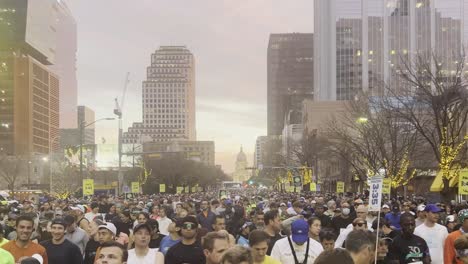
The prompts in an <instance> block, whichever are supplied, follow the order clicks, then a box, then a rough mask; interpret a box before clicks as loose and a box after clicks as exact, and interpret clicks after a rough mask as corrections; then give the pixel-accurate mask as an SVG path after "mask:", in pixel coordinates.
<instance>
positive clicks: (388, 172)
mask: <svg viewBox="0 0 468 264" xmlns="http://www.w3.org/2000/svg"><path fill="white" fill-rule="evenodd" d="M379 100H381V99H380V98H379V99H375V98H372V97H369V96H367V95H361V96H359V97H358V98H357V99H356V100H354V101H350V102H349V104H348V105H347V111H346V113H345V114H343V115H342V116H341V117H338V118H334V119H332V120H330V121H329V123H328V125H327V127H328V129H327V132H328V133H327V134H328V137H329V138H330V140H331V145H330V148H331V151H332V152H334V153H335V154H336V155H338V156H340V157H341V158H343V159H344V160H346V161H347V162H348V163H349V165H351V168H352V170H353V174H354V176H357V177H359V179H362V180H364V179H366V178H367V177H368V176H373V175H376V174H383V176H385V177H387V178H390V179H391V182H392V189H396V188H398V187H400V186H402V185H405V184H406V183H408V181H409V180H410V179H411V178H412V177H413V175H414V172H410V171H409V169H410V157H411V156H412V155H413V154H414V152H415V151H416V143H417V142H418V134H417V132H416V131H414V130H411V129H409V127H408V124H407V122H404V120H401V119H400V118H398V117H397V116H395V115H394V114H393V113H392V112H391V111H386V110H385V109H383V108H380V106H379V105H380V104H379Z"/></svg>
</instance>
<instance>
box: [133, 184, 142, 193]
mask: <svg viewBox="0 0 468 264" xmlns="http://www.w3.org/2000/svg"><path fill="white" fill-rule="evenodd" d="M132 193H140V183H139V182H132Z"/></svg>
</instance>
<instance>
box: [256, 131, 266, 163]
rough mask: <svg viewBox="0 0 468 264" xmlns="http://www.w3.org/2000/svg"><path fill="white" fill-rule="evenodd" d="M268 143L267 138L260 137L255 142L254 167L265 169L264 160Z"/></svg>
mask: <svg viewBox="0 0 468 264" xmlns="http://www.w3.org/2000/svg"><path fill="white" fill-rule="evenodd" d="M267 142H268V137H267V136H259V137H257V140H256V141H255V153H254V167H255V168H259V167H263V165H264V164H263V158H264V155H265V144H266V143H267Z"/></svg>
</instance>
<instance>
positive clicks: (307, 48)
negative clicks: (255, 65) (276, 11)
mask: <svg viewBox="0 0 468 264" xmlns="http://www.w3.org/2000/svg"><path fill="white" fill-rule="evenodd" d="M313 53H314V40H313V34H311V33H291V34H271V35H270V40H269V43H268V58H267V60H268V61H267V68H268V70H267V75H268V76H267V79H268V85H267V94H268V95H267V96H268V99H267V108H268V110H267V115H268V117H267V118H268V122H267V123H268V135H269V136H270V135H281V132H282V131H283V127H284V120H285V117H286V116H287V114H288V113H289V111H294V110H296V111H300V110H301V106H302V100H304V98H313V92H314V88H313V84H314V78H313V67H314V62H313Z"/></svg>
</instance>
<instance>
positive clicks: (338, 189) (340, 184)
mask: <svg viewBox="0 0 468 264" xmlns="http://www.w3.org/2000/svg"><path fill="white" fill-rule="evenodd" d="M336 192H337V193H344V182H342V181H339V182H336Z"/></svg>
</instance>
